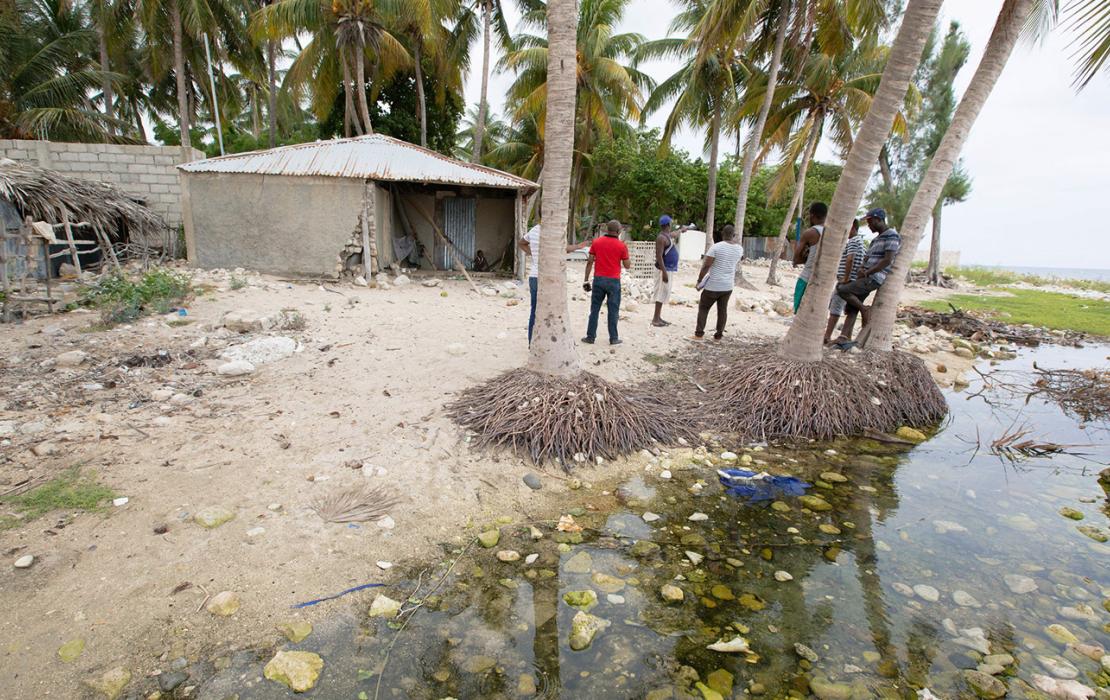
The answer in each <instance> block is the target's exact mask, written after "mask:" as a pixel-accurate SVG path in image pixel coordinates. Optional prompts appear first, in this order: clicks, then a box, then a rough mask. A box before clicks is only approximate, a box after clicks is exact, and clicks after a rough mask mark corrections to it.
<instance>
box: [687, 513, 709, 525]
mask: <svg viewBox="0 0 1110 700" xmlns="http://www.w3.org/2000/svg"><path fill="white" fill-rule="evenodd" d="M687 520H691V521H693V522H695V523H699V522H701V521H703V520H709V516H708V515H706V514H705V513H694V514H693V515H691V516H690V517H689V518H687Z"/></svg>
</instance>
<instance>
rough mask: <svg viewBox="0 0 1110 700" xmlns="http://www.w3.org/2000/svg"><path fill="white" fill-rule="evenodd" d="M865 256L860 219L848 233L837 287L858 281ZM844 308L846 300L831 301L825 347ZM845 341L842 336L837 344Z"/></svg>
mask: <svg viewBox="0 0 1110 700" xmlns="http://www.w3.org/2000/svg"><path fill="white" fill-rule="evenodd" d="M863 255H864V251H863V238H861V237H860V235H859V219H852V229H851V230H850V231H848V240H847V241H845V242H844V250H843V251H841V253H840V266H839V267H837V268H836V284H837V286H840V285H842V284H848V283H849V282H855V281H856V277H858V276H859V271H860V268H862V267H863ZM844 306H845V302H844V300H843V299H841V298H840V297H839V296H838V295H836V294H834V295H833V298H832V299H831V300H829V323H828V325H827V326H825V345H828V344H829V339H830V338H832V334H833V331H835V330H836V324H837V323H839V322H840V317H841V316H843V315H844ZM845 340H848V339H847V338H845V337H843V336H841V337H839V338H837V339H836V342H838V343H840V342H844V341H845Z"/></svg>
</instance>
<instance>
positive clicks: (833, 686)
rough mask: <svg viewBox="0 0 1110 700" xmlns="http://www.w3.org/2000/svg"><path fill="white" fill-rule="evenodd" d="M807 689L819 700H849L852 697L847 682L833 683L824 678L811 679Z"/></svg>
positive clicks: (850, 688) (850, 687)
mask: <svg viewBox="0 0 1110 700" xmlns="http://www.w3.org/2000/svg"><path fill="white" fill-rule="evenodd" d="M809 689H810V691H811V692H812V693H813V694H814V695H816V696H817V697H818V698H819V700H851V697H852V686H850V685H848V684H847V683H833V682H832V681H830V680H826V679H824V678H813V679H811V680H810V681H809Z"/></svg>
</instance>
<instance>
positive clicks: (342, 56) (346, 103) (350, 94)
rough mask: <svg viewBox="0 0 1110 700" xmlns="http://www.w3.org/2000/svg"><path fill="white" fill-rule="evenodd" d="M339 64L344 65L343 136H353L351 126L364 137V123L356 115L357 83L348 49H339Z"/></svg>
mask: <svg viewBox="0 0 1110 700" xmlns="http://www.w3.org/2000/svg"><path fill="white" fill-rule="evenodd" d="M339 62H340V63H342V64H343V135H344V136H348V137H349V136H350V135H351V126H352V125H353V126H354V131H355V133H356V134H358V135H359V136H362V123H361V120H360V119H359V117H358V115H357V114H356V113H355V82H354V81H353V80H351V64H350V62H349V61H348V59H347V49H346V48H344V47H342V46H341V47H339Z"/></svg>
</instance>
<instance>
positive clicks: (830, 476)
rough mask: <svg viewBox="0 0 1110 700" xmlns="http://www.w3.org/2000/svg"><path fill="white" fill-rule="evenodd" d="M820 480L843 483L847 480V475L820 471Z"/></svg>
mask: <svg viewBox="0 0 1110 700" xmlns="http://www.w3.org/2000/svg"><path fill="white" fill-rule="evenodd" d="M821 481H827V482H829V483H830V484H843V483H845V482H846V481H848V477H846V476H844V475H843V474H838V473H836V472H821Z"/></svg>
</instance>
